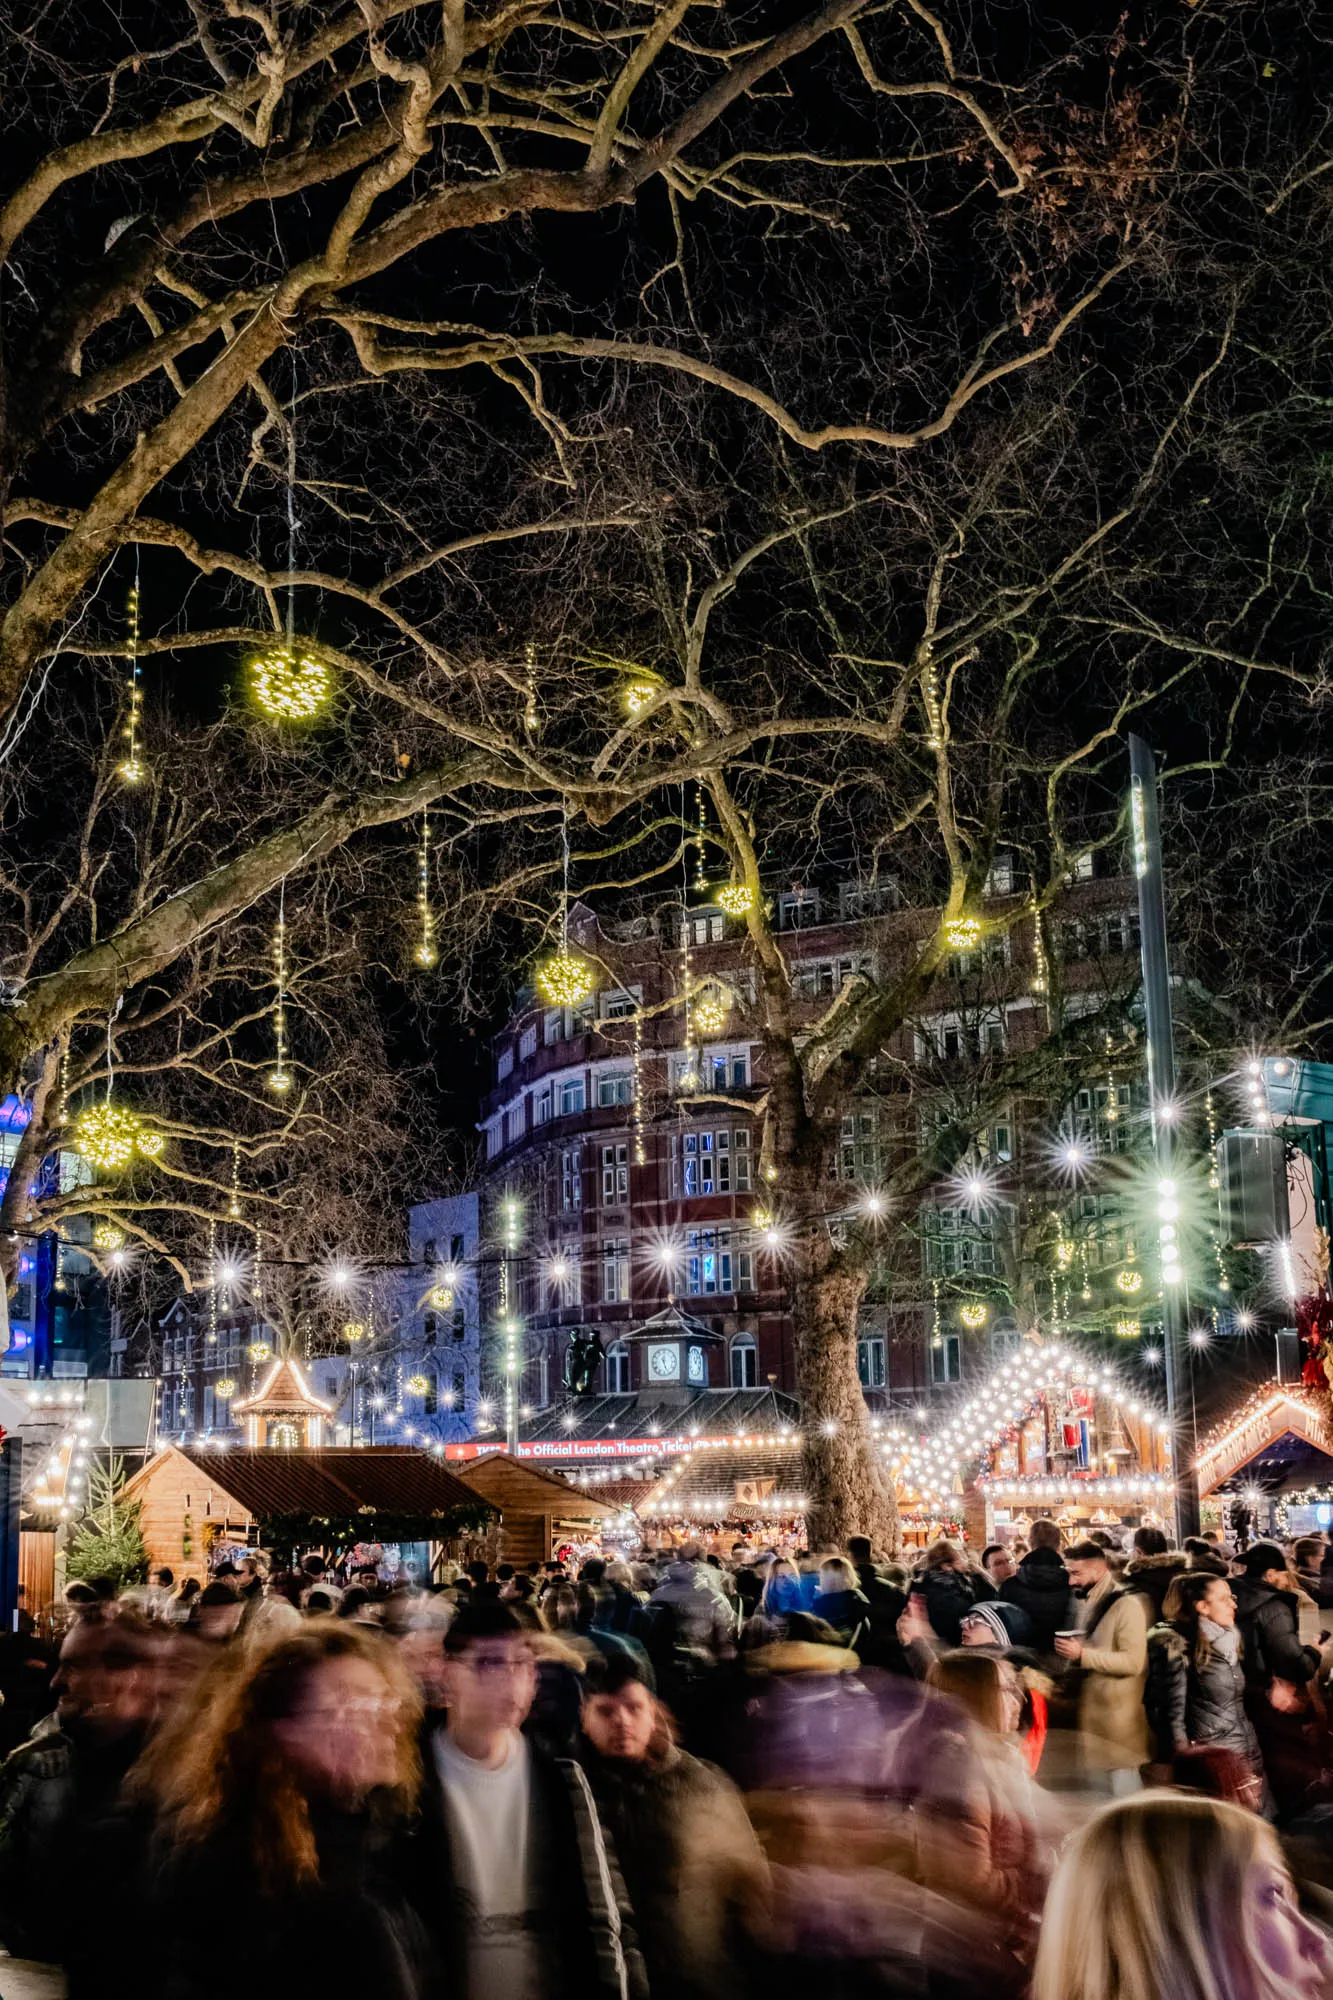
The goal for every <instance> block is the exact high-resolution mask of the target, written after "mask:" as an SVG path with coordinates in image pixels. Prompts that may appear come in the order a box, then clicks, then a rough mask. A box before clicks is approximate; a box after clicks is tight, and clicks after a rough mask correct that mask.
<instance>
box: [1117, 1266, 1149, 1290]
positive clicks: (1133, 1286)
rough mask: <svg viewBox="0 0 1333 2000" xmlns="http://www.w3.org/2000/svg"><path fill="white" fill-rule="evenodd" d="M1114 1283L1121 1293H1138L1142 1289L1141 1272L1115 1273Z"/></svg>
mask: <svg viewBox="0 0 1333 2000" xmlns="http://www.w3.org/2000/svg"><path fill="white" fill-rule="evenodd" d="M1115 1281H1116V1283H1117V1285H1118V1286H1119V1287H1120V1289H1121V1291H1122V1292H1138V1291H1141V1290H1142V1289H1143V1273H1142V1271H1117V1272H1116V1278H1115Z"/></svg>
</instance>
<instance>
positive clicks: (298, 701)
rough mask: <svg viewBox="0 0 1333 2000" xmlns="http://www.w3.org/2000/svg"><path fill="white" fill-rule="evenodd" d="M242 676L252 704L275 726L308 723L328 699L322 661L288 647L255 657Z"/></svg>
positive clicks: (325, 675)
mask: <svg viewBox="0 0 1333 2000" xmlns="http://www.w3.org/2000/svg"><path fill="white" fill-rule="evenodd" d="M246 675H247V678H248V680H249V683H250V692H251V694H252V695H253V696H254V699H255V701H256V703H257V704H258V706H259V707H260V708H262V709H263V711H264V713H265V715H268V716H271V717H272V718H273V720H274V721H275V722H310V721H312V720H313V718H314V717H315V716H317V715H318V714H319V712H320V710H321V709H322V708H323V707H324V705H325V703H326V702H327V701H328V698H329V689H330V686H331V678H330V675H329V670H328V668H327V667H326V666H325V664H324V662H323V660H318V659H316V658H315V656H314V654H313V653H298V652H295V651H293V649H292V648H291V647H290V646H275V647H274V648H273V650H272V651H271V652H268V653H256V654H255V655H254V657H253V658H252V659H251V660H250V661H249V663H248V665H247V667H246Z"/></svg>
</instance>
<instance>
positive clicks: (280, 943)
mask: <svg viewBox="0 0 1333 2000" xmlns="http://www.w3.org/2000/svg"><path fill="white" fill-rule="evenodd" d="M273 983H274V994H273V1057H274V1062H273V1068H272V1069H271V1070H270V1071H269V1073H268V1087H269V1089H270V1090H275V1091H276V1092H277V1093H278V1095H279V1096H281V1095H282V1094H283V1092H284V1091H287V1090H290V1089H291V1087H292V1078H291V1072H290V1070H289V1069H288V1068H287V892H286V885H285V884H284V886H283V888H282V889H281V890H280V891H279V894H278V925H277V929H276V930H275V931H274V933H273Z"/></svg>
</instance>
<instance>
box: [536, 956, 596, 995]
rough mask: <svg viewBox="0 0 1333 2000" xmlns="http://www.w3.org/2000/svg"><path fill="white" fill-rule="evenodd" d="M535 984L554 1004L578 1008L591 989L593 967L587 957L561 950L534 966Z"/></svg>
mask: <svg viewBox="0 0 1333 2000" xmlns="http://www.w3.org/2000/svg"><path fill="white" fill-rule="evenodd" d="M537 987H538V991H539V992H540V993H541V996H542V998H543V999H544V1000H549V1001H550V1003H551V1005H552V1006H553V1007H577V1006H578V1004H579V1002H580V1000H586V999H587V997H588V995H589V994H590V993H591V992H592V989H593V974H592V967H591V966H590V965H589V963H588V961H587V959H586V958H579V957H578V956H577V954H576V953H574V952H572V951H568V950H563V949H562V950H560V951H558V952H556V953H555V954H554V956H553V957H551V958H548V959H544V960H543V961H542V963H541V964H540V965H539V966H538V967H537Z"/></svg>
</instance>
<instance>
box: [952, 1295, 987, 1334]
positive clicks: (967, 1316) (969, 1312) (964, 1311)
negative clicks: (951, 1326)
mask: <svg viewBox="0 0 1333 2000" xmlns="http://www.w3.org/2000/svg"><path fill="white" fill-rule="evenodd" d="M958 1317H959V1319H960V1320H961V1321H962V1322H963V1325H964V1326H970V1327H971V1328H972V1330H973V1331H974V1332H975V1331H976V1329H977V1328H978V1327H981V1326H984V1325H985V1324H986V1319H987V1312H986V1308H985V1306H983V1305H982V1303H981V1301H980V1299H977V1300H975V1301H974V1302H973V1303H972V1304H971V1305H966V1306H963V1307H961V1308H960V1310H959V1313H958Z"/></svg>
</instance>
